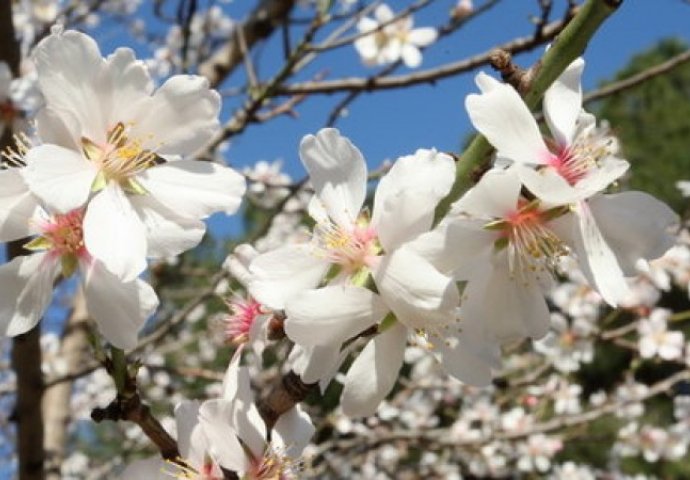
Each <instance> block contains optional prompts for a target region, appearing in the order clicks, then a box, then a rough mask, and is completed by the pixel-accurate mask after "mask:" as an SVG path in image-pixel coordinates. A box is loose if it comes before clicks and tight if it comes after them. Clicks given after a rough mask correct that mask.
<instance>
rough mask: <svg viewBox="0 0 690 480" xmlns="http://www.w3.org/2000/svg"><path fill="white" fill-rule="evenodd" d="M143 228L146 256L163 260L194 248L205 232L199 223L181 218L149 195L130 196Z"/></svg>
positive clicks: (202, 225)
mask: <svg viewBox="0 0 690 480" xmlns="http://www.w3.org/2000/svg"><path fill="white" fill-rule="evenodd" d="M129 201H130V203H131V204H132V207H133V208H134V210H135V211H136V212H137V214H138V215H139V217H140V218H141V221H142V223H143V224H144V227H145V228H146V244H147V247H148V251H147V256H148V257H152V258H165V257H172V256H175V255H179V254H180V253H182V252H184V251H186V250H189V249H191V248H194V247H196V246H197V245H198V244H199V242H201V239H202V238H203V236H204V233H205V232H206V225H205V224H204V222H202V221H200V220H195V219H190V218H184V217H181V216H179V215H178V214H177V213H176V212H174V211H173V210H171V209H169V208H167V207H165V206H164V205H163V204H161V203H160V202H158V201H157V200H156V199H155V198H153V197H152V196H150V195H133V196H131V197H129Z"/></svg>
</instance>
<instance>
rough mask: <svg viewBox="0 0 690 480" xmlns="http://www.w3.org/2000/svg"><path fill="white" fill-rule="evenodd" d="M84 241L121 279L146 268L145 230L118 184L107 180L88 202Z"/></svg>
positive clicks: (96, 256) (129, 278)
mask: <svg viewBox="0 0 690 480" xmlns="http://www.w3.org/2000/svg"><path fill="white" fill-rule="evenodd" d="M84 243H85V245H86V249H87V250H88V252H89V253H90V254H91V255H92V256H93V257H95V258H96V259H98V260H100V261H101V262H103V264H104V265H105V267H106V268H107V269H108V270H110V272H111V273H113V274H114V275H116V276H117V277H119V278H121V279H122V280H123V281H125V282H127V281H130V280H134V279H135V278H136V277H137V276H139V274H140V273H141V272H143V271H144V269H145V268H146V251H147V245H146V229H145V227H144V224H143V223H141V220H140V219H139V217H138V216H137V213H136V212H135V211H134V208H132V205H131V204H130V203H129V200H128V199H127V197H126V196H125V193H124V192H123V191H122V189H121V188H120V187H119V186H118V185H116V184H114V183H112V182H111V183H109V184H108V185H107V186H106V187H105V188H104V189H103V190H101V191H100V192H99V193H98V194H97V195H96V196H95V197H94V198H93V199H92V200H91V202H89V207H88V208H87V210H86V215H85V216H84Z"/></svg>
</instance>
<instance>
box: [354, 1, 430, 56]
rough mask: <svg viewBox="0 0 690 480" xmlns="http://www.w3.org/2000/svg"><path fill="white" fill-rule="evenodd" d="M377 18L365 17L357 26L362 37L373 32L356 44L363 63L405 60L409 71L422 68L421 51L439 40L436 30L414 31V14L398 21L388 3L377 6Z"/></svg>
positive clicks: (416, 29)
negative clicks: (420, 66)
mask: <svg viewBox="0 0 690 480" xmlns="http://www.w3.org/2000/svg"><path fill="white" fill-rule="evenodd" d="M374 17H376V18H375V19H371V18H368V17H364V18H362V19H361V20H360V21H359V22H358V23H357V30H359V32H360V33H361V34H365V33H368V32H371V33H369V34H368V35H364V36H362V37H360V38H358V39H357V40H355V43H354V45H355V48H356V49H357V52H358V53H359V55H360V56H361V57H362V60H363V61H364V63H365V64H367V65H385V64H388V63H393V62H397V61H398V60H400V59H402V61H403V62H404V63H405V65H407V66H408V67H410V68H415V67H418V66H419V65H421V63H422V53H421V51H420V48H424V47H427V46H429V45H430V44H432V43H433V42H434V41H435V40H436V37H437V36H438V34H437V32H436V30H435V29H434V28H431V27H424V28H415V29H413V28H412V27H413V20H412V16H411V15H406V16H404V17H402V18H398V19H396V18H395V14H394V13H393V11H392V10H391V9H390V7H389V6H388V5H386V4H385V3H384V4H381V5H379V6H378V7H376V10H374Z"/></svg>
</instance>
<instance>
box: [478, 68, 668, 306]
mask: <svg viewBox="0 0 690 480" xmlns="http://www.w3.org/2000/svg"><path fill="white" fill-rule="evenodd" d="M583 68H584V60H582V59H581V58H578V59H577V60H575V61H574V62H573V63H572V64H570V66H569V67H568V68H567V69H566V70H565V71H564V72H563V74H562V75H561V76H560V77H559V78H558V79H557V80H556V81H555V82H554V83H553V85H551V87H549V89H548V90H547V91H546V93H545V95H544V117H545V118H546V121H547V124H548V125H549V129H550V130H551V133H552V135H553V139H548V140H546V141H545V140H544V139H543V138H542V135H541V133H540V131H539V127H538V125H537V122H536V120H535V119H534V117H533V116H532V114H531V112H530V110H529V108H528V107H527V105H526V104H525V103H524V102H523V101H522V99H521V98H520V95H519V94H518V93H517V91H515V90H514V89H513V88H512V87H511V86H509V85H506V84H503V83H500V82H499V81H497V80H495V79H493V78H491V77H489V76H488V75H486V74H484V73H480V74H479V75H478V76H477V78H476V82H477V85H478V86H479V88H480V90H481V91H482V94H481V95H476V94H473V95H469V96H468V97H467V99H466V101H465V104H466V107H467V111H468V113H469V115H470V119H471V120H472V123H473V124H474V126H475V127H476V128H477V129H478V130H479V131H480V132H481V133H483V134H484V135H485V136H486V138H487V139H488V140H489V142H491V144H492V145H493V146H494V147H496V150H497V152H496V155H497V157H498V159H499V160H500V161H502V162H505V161H507V162H508V163H510V164H512V165H513V168H514V169H515V170H516V172H517V173H518V176H519V177H520V180H521V181H522V182H523V183H524V185H525V187H527V189H528V190H529V191H530V192H531V194H533V195H535V196H536V197H537V198H539V199H540V200H541V201H542V202H544V203H545V205H547V206H559V205H569V208H570V210H571V211H572V212H573V215H569V216H564V220H563V222H562V223H566V224H567V225H564V226H563V228H562V229H561V230H560V231H559V236H561V238H562V239H563V241H564V242H565V243H567V244H568V245H569V246H570V248H571V249H572V250H573V251H574V252H575V253H576V255H577V258H578V261H579V262H580V264H581V267H582V269H583V272H584V274H585V276H587V278H588V280H589V282H590V284H592V285H593V286H595V287H596V289H597V291H598V292H599V293H600V294H601V295H602V297H603V298H604V300H606V302H607V303H609V304H610V305H612V306H616V305H617V304H618V303H619V302H620V301H621V300H623V299H624V298H625V297H626V296H627V295H628V286H627V284H626V282H625V278H624V276H625V275H634V274H635V266H634V262H635V261H637V260H638V259H639V258H644V259H652V258H657V257H659V256H661V255H663V253H664V252H665V251H666V250H667V249H668V248H670V247H671V245H672V243H671V239H670V236H669V235H666V232H665V231H666V230H667V229H668V228H669V227H670V226H671V225H674V224H677V223H678V219H677V218H678V217H677V216H676V215H675V213H674V212H673V211H672V210H671V209H670V208H668V207H667V206H666V205H664V204H663V203H661V202H659V201H658V200H656V199H654V198H653V197H651V196H649V195H646V194H643V193H641V192H624V193H621V194H617V195H609V196H602V195H600V192H602V191H603V190H604V189H606V188H607V187H608V186H609V185H610V184H611V183H612V182H614V181H615V180H617V179H618V178H619V177H621V176H622V175H623V174H624V173H625V172H626V171H627V169H628V167H629V164H628V162H627V161H625V160H623V159H620V158H618V157H617V156H616V155H617V152H618V144H617V141H616V140H615V138H613V137H611V136H610V135H609V134H608V132H607V130H606V129H601V128H597V127H596V121H595V118H594V117H593V116H592V115H591V114H588V113H586V112H584V111H583V109H582V88H581V85H580V77H581V74H582V70H583ZM631 212H633V213H631ZM641 212H645V213H644V214H641ZM619 225H620V227H619ZM650 231H654V232H658V234H656V235H648V232H650ZM619 248H623V249H624V250H625V251H620V250H619ZM631 262H632V264H631Z"/></svg>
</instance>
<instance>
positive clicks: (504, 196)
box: [452, 168, 522, 220]
mask: <svg viewBox="0 0 690 480" xmlns="http://www.w3.org/2000/svg"><path fill="white" fill-rule="evenodd" d="M521 188H522V185H521V183H520V179H519V177H518V175H517V170H516V169H515V168H510V169H508V170H499V169H492V170H489V171H488V172H486V173H485V174H484V176H483V177H482V179H481V180H480V181H479V183H477V184H476V185H475V186H474V187H472V188H471V189H469V190H468V191H467V192H466V193H465V194H464V195H463V196H462V197H461V198H460V199H459V200H458V201H457V202H455V203H454V204H453V206H452V212H453V213H464V214H467V215H469V216H471V217H475V218H481V219H487V220H489V219H496V218H503V217H505V215H506V214H508V213H511V212H514V211H515V210H516V209H517V203H518V198H519V196H520V189H521Z"/></svg>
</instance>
